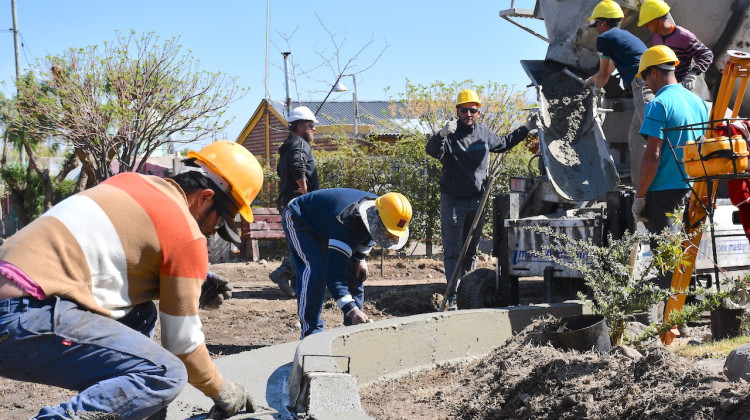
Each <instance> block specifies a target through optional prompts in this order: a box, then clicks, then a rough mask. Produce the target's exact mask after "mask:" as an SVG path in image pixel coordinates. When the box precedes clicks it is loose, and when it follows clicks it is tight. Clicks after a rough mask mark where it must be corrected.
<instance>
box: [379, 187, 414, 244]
mask: <svg viewBox="0 0 750 420" xmlns="http://www.w3.org/2000/svg"><path fill="white" fill-rule="evenodd" d="M375 207H376V208H377V209H378V214H379V215H380V220H382V221H383V224H384V225H385V228H386V229H388V232H390V233H391V235H394V236H397V237H399V238H403V237H405V236H406V235H408V233H409V221H410V220H411V204H410V203H409V200H407V199H406V197H404V196H403V194H401V193H397V192H390V193H388V194H384V195H381V196H380V197H378V198H377V199H376V200H375Z"/></svg>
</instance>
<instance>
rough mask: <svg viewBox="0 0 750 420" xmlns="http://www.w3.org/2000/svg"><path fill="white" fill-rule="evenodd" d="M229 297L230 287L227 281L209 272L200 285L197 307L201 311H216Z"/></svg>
mask: <svg viewBox="0 0 750 420" xmlns="http://www.w3.org/2000/svg"><path fill="white" fill-rule="evenodd" d="M231 297H232V286H230V285H229V280H228V279H227V278H226V277H222V276H220V275H218V274H215V273H212V272H210V271H209V272H208V275H207V276H206V280H205V281H204V282H203V285H201V297H200V298H199V299H198V307H199V308H201V309H218V308H219V306H221V304H222V303H224V301H225V300H227V299H229V298H231Z"/></svg>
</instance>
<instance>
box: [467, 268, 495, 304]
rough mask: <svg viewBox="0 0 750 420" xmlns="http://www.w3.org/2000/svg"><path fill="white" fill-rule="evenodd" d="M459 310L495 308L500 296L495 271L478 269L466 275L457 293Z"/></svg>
mask: <svg viewBox="0 0 750 420" xmlns="http://www.w3.org/2000/svg"><path fill="white" fill-rule="evenodd" d="M456 294H457V296H456V304H457V305H458V309H479V308H494V307H496V306H498V302H499V300H500V299H499V298H500V294H499V293H498V290H497V289H496V288H495V270H491V269H489V268H478V269H476V270H474V271H472V272H470V273H469V274H467V275H465V276H464V277H463V278H462V279H461V282H460V283H459V284H458V291H457V292H456Z"/></svg>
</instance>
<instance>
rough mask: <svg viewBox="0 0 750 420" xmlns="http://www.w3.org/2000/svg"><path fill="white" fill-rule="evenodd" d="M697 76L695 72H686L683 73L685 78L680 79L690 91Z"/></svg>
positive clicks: (693, 87)
mask: <svg viewBox="0 0 750 420" xmlns="http://www.w3.org/2000/svg"><path fill="white" fill-rule="evenodd" d="M697 78H698V75H697V74H695V73H693V72H688V74H686V75H685V78H684V79H682V86H683V87H684V88H685V89H687V90H689V91H691V92H692V91H693V90H694V89H695V79H697Z"/></svg>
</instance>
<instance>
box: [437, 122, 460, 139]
mask: <svg viewBox="0 0 750 420" xmlns="http://www.w3.org/2000/svg"><path fill="white" fill-rule="evenodd" d="M456 126H457V124H456V120H450V121H448V122H447V123H445V127H443V129H442V130H440V137H442V138H446V137H448V136H449V135H450V134H453V133H455V132H456Z"/></svg>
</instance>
